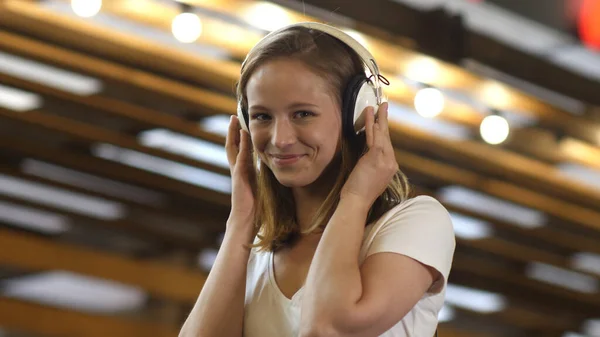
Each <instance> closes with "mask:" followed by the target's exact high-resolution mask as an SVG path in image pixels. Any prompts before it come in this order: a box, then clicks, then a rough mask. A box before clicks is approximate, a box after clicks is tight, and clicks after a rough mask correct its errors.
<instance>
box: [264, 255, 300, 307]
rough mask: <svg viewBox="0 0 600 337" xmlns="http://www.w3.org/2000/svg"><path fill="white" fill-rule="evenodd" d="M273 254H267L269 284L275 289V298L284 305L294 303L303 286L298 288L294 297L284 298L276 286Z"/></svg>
mask: <svg viewBox="0 0 600 337" xmlns="http://www.w3.org/2000/svg"><path fill="white" fill-rule="evenodd" d="M274 255H275V254H274V253H273V251H270V252H269V282H270V283H271V286H272V287H273V288H274V289H275V292H276V293H277V296H279V297H281V299H282V300H283V301H284V302H286V303H294V302H296V301H297V298H298V296H300V293H301V292H302V290H303V289H304V286H302V287H300V288H299V289H298V290H297V291H296V293H295V294H294V295H292V298H291V299H290V298H287V297H286V296H285V294H284V293H283V292H282V291H281V289H280V288H279V286H278V285H277V281H276V280H275V271H274V269H275V258H274Z"/></svg>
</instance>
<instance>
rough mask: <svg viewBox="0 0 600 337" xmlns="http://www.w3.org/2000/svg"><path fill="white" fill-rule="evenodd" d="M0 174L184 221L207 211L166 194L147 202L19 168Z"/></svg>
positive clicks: (5, 168) (220, 215)
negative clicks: (185, 206) (179, 202)
mask: <svg viewBox="0 0 600 337" xmlns="http://www.w3.org/2000/svg"><path fill="white" fill-rule="evenodd" d="M0 174H3V175H6V176H9V177H13V178H17V179H22V180H25V181H28V182H32V183H35V184H41V185H44V186H47V187H51V188H56V189H61V190H67V191H70V192H74V193H81V194H84V195H88V196H91V197H95V198H102V199H104V200H108V201H111V202H117V203H121V204H124V205H126V206H127V207H128V208H130V209H136V210H138V209H139V210H140V211H143V212H148V213H149V214H157V213H158V214H160V215H164V216H166V217H169V218H173V219H182V220H184V221H190V220H191V221H194V222H197V221H199V220H200V219H202V220H203V221H204V220H206V219H205V218H203V217H205V216H206V212H207V210H206V207H205V206H204V207H203V205H198V206H197V208H196V209H194V210H191V209H183V208H175V207H173V206H174V205H173V204H172V201H170V200H168V198H167V197H166V196H165V200H161V201H160V202H159V203H152V204H148V203H147V202H146V201H144V200H141V199H138V198H129V197H122V196H118V195H115V194H113V193H107V192H104V191H96V190H94V189H92V188H88V187H84V186H81V185H76V184H71V183H65V182H61V181H58V180H54V179H51V178H45V177H42V176H39V175H34V174H30V173H27V172H24V170H19V168H13V167H9V166H2V167H0ZM211 212H212V214H213V215H214V216H215V218H216V219H217V218H223V216H226V214H225V213H223V212H220V211H218V210H216V209H215V208H214V207H212V208H211ZM222 220H223V219H220V220H219V221H220V223H224V221H222ZM209 227H211V228H216V227H218V226H217V225H216V224H212V225H210V226H209Z"/></svg>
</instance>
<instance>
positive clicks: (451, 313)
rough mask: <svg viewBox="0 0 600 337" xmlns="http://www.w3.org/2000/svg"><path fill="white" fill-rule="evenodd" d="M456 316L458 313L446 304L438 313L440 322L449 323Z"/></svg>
mask: <svg viewBox="0 0 600 337" xmlns="http://www.w3.org/2000/svg"><path fill="white" fill-rule="evenodd" d="M455 316H456V311H455V310H454V309H453V308H452V307H451V306H449V305H447V304H444V305H443V306H442V309H441V310H440V312H439V313H438V322H449V321H451V320H453V319H454V317H455Z"/></svg>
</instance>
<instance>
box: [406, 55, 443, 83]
mask: <svg viewBox="0 0 600 337" xmlns="http://www.w3.org/2000/svg"><path fill="white" fill-rule="evenodd" d="M439 74H440V64H439V62H438V61H436V60H434V59H432V58H430V57H418V58H415V59H414V60H412V61H410V62H409V63H408V64H407V65H406V68H405V69H404V75H405V76H406V77H408V78H409V79H411V80H413V81H417V82H421V83H434V82H435V81H436V79H437V78H438V77H439Z"/></svg>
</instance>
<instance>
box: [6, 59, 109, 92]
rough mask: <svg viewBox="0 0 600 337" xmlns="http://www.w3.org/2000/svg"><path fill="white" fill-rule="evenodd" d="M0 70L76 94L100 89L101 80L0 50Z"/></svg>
mask: <svg viewBox="0 0 600 337" xmlns="http://www.w3.org/2000/svg"><path fill="white" fill-rule="evenodd" d="M0 72H3V73H5V74H9V75H11V76H15V77H19V78H22V79H26V80H28V81H32V82H37V83H41V84H43V85H46V86H49V87H52V88H57V89H59V90H63V91H68V92H70V93H73V94H76V95H93V94H97V93H99V92H100V91H101V90H102V82H101V81H100V80H98V79H95V78H92V77H89V76H84V75H81V74H78V73H74V72H71V71H67V70H64V69H60V68H57V67H52V66H49V65H46V64H42V63H39V62H34V61H31V60H28V59H25V58H22V57H19V56H15V55H12V54H7V53H3V52H1V51H0Z"/></svg>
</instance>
